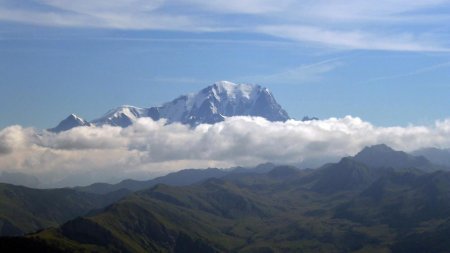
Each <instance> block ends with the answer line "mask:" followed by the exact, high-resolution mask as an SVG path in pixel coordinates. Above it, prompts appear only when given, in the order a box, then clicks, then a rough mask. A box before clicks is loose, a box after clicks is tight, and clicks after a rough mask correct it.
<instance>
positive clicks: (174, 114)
mask: <svg viewBox="0 0 450 253" xmlns="http://www.w3.org/2000/svg"><path fill="white" fill-rule="evenodd" d="M231 116H258V117H264V118H266V119H267V120H270V121H286V120H288V119H289V115H288V114H287V112H286V111H285V110H283V108H282V107H281V106H280V105H279V104H278V103H277V101H276V100H275V97H274V96H273V94H272V93H271V92H270V91H269V90H268V89H267V88H264V87H261V86H259V85H252V84H234V83H231V82H227V81H221V82H217V83H215V84H213V85H211V86H208V87H206V88H204V89H202V90H201V91H199V92H198V93H194V94H188V95H183V96H180V97H178V98H176V99H174V100H172V101H170V102H167V103H164V104H163V105H161V106H157V107H150V108H139V107H135V106H129V105H124V106H120V107H118V108H116V109H113V110H110V111H109V112H107V113H106V114H105V115H103V116H102V117H100V118H98V119H95V120H93V121H92V122H90V123H88V122H85V121H84V120H82V119H81V118H79V117H77V116H74V115H71V116H69V117H68V118H67V119H65V120H64V121H62V122H61V123H60V124H59V125H58V126H57V127H55V128H51V129H49V131H53V132H61V131H65V130H68V129H71V128H73V127H77V126H85V125H90V124H92V125H98V126H101V125H112V126H120V127H127V126H129V125H131V124H132V123H133V122H134V121H135V120H136V119H138V118H142V117H149V118H151V119H153V120H159V119H161V118H164V119H166V120H167V122H168V123H174V122H179V123H182V124H188V125H191V126H196V125H199V124H204V123H206V124H213V123H217V122H220V121H223V120H224V119H225V118H226V117H231Z"/></svg>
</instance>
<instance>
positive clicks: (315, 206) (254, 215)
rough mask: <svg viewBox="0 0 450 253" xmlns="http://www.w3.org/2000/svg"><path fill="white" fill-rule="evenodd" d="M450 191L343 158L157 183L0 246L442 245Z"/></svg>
mask: <svg viewBox="0 0 450 253" xmlns="http://www.w3.org/2000/svg"><path fill="white" fill-rule="evenodd" d="M449 193H450V173H449V172H442V171H441V172H439V171H438V172H431V173H427V172H424V171H421V170H417V169H412V168H405V169H393V168H374V167H371V166H367V165H365V164H363V163H361V162H359V161H355V160H354V159H353V158H344V159H342V160H341V161H340V162H339V163H336V164H329V165H326V166H324V167H322V168H319V169H316V170H297V169H296V168H294V167H289V166H281V167H276V168H274V169H273V170H271V171H269V172H268V173H263V174H261V173H260V174H256V173H244V174H240V173H235V174H229V175H226V176H224V177H222V178H220V179H219V178H213V179H209V180H206V181H204V182H200V183H197V184H193V185H189V186H178V187H177V186H167V185H161V184H159V185H156V186H154V187H152V188H150V189H146V190H143V191H138V192H136V193H133V194H131V195H129V196H128V197H126V198H124V199H122V200H120V201H118V202H116V203H114V204H112V205H110V206H108V207H107V208H105V209H104V210H102V211H99V212H96V213H95V214H92V215H88V216H84V217H79V218H76V219H74V220H71V221H69V222H67V223H65V224H63V225H62V226H60V227H59V228H54V229H48V230H44V231H41V232H39V233H36V234H32V235H28V236H27V237H24V238H2V239H1V240H0V250H11V249H12V248H14V249H16V250H17V249H19V250H20V249H26V248H27V247H31V246H33V247H35V249H36V251H37V252H38V250H39V249H41V250H47V251H53V252H58V251H59V252H448V251H449V250H450V248H449V246H450V245H449V244H448V243H445V242H441V241H440V240H441V239H442V236H440V234H439V233H441V232H442V233H445V232H446V231H450V226H449V225H448V224H450V220H449V218H448V217H449V214H450V194H449ZM411 245H414V246H411ZM426 247H430V249H433V250H432V251H426V250H425V251H424V249H426ZM43 252H44V251H43Z"/></svg>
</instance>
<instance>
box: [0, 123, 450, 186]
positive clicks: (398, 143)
mask: <svg viewBox="0 0 450 253" xmlns="http://www.w3.org/2000/svg"><path fill="white" fill-rule="evenodd" d="M449 136H450V120H444V121H438V122H436V124H435V125H434V126H408V127H376V126H374V125H372V124H370V123H368V122H365V121H363V120H361V119H359V118H355V117H351V116H347V117H344V118H340V119H337V118H330V119H326V120H318V121H309V122H302V121H295V120H289V121H287V122H284V123H283V122H269V121H267V120H265V119H263V118H250V117H232V118H228V119H227V120H226V121H224V122H221V123H217V124H214V125H200V126H198V127H196V128H189V127H188V126H184V125H181V124H170V125H165V122H164V121H157V122H155V121H152V120H150V119H139V120H138V121H137V122H136V123H135V124H134V125H132V126H130V127H128V128H124V129H122V128H118V127H110V126H106V127H80V128H75V129H72V130H70V131H67V132H63V133H60V134H54V133H49V132H38V131H37V130H34V129H31V128H22V127H20V126H11V127H8V128H5V129H3V130H1V131H0V150H1V152H0V171H11V170H15V171H17V172H24V173H31V174H34V175H37V176H38V177H40V179H41V180H42V181H45V182H46V183H47V184H49V185H58V184H59V185H60V184H62V183H61V182H64V184H87V183H92V182H94V181H108V180H118V179H123V178H130V177H131V178H139V179H143V178H148V177H150V176H155V175H161V174H165V173H167V172H170V171H175V170H179V169H183V168H193V167H194V168H199V167H203V168H204V167H229V166H235V165H244V166H250V165H256V164H258V163H263V162H275V163H289V164H300V163H304V162H308V161H322V162H325V161H324V159H326V158H329V157H342V156H347V155H353V154H355V153H356V152H358V151H359V150H360V149H362V148H363V147H364V146H366V145H373V144H377V143H386V144H388V145H390V146H392V147H394V148H396V149H400V150H406V151H411V150H415V149H418V148H421V147H429V146H435V147H443V148H448V147H450V137H449ZM58 182H59V183H58Z"/></svg>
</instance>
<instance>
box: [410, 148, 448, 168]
mask: <svg viewBox="0 0 450 253" xmlns="http://www.w3.org/2000/svg"><path fill="white" fill-rule="evenodd" d="M411 154H412V155H415V156H424V157H426V158H427V159H428V160H430V161H431V162H432V163H434V164H438V165H441V166H446V167H450V150H449V149H439V148H423V149H419V150H416V151H414V152H412V153H411Z"/></svg>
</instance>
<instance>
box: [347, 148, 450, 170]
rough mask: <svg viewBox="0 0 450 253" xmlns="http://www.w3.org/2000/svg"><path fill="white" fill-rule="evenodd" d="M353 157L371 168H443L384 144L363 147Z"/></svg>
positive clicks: (423, 158) (421, 157)
mask: <svg viewBox="0 0 450 253" xmlns="http://www.w3.org/2000/svg"><path fill="white" fill-rule="evenodd" d="M353 159H354V160H355V161H358V162H360V163H364V164H366V165H368V166H370V167H373V168H383V167H384V168H393V169H405V168H416V169H422V170H427V171H432V170H437V169H445V168H442V166H437V165H435V164H433V163H431V162H430V161H429V160H428V159H426V158H425V157H423V156H413V155H410V154H408V153H406V152H403V151H396V150H394V149H392V148H390V147H389V146H387V145H385V144H379V145H374V146H371V147H365V148H364V149H363V150H362V151H360V152H359V153H358V154H356V155H355V156H354V157H353Z"/></svg>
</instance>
